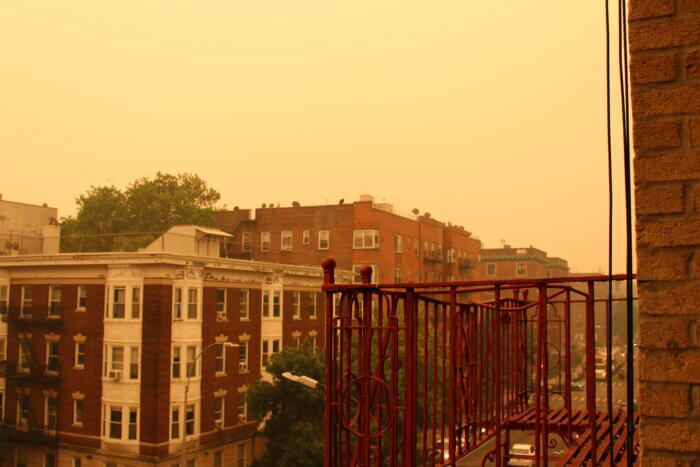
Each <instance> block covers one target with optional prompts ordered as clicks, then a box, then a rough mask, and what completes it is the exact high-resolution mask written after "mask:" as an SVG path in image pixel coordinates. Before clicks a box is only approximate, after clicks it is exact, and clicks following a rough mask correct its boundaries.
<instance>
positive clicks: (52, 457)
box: [44, 452, 56, 467]
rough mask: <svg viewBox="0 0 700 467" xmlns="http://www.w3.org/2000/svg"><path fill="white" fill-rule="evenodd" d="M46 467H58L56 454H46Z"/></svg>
mask: <svg viewBox="0 0 700 467" xmlns="http://www.w3.org/2000/svg"><path fill="white" fill-rule="evenodd" d="M44 466H45V467H56V454H54V453H52V452H47V453H46V454H45V456H44Z"/></svg>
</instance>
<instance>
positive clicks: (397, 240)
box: [394, 234, 403, 253]
mask: <svg viewBox="0 0 700 467" xmlns="http://www.w3.org/2000/svg"><path fill="white" fill-rule="evenodd" d="M394 253H403V237H402V236H401V235H399V234H394Z"/></svg>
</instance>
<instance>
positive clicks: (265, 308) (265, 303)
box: [260, 290, 272, 318]
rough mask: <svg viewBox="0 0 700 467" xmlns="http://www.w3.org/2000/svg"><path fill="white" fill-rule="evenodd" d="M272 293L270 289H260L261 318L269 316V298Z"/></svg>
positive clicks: (270, 305)
mask: <svg viewBox="0 0 700 467" xmlns="http://www.w3.org/2000/svg"><path fill="white" fill-rule="evenodd" d="M271 293H272V291H271V290H263V291H262V300H261V301H260V302H261V303H262V317H263V318H269V317H270V314H271V308H272V300H270V294H271Z"/></svg>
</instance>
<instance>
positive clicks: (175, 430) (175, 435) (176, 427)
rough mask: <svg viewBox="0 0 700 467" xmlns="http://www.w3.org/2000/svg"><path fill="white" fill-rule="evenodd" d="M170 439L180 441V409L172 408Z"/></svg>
mask: <svg viewBox="0 0 700 467" xmlns="http://www.w3.org/2000/svg"><path fill="white" fill-rule="evenodd" d="M170 439H180V407H177V406H173V407H171V408H170Z"/></svg>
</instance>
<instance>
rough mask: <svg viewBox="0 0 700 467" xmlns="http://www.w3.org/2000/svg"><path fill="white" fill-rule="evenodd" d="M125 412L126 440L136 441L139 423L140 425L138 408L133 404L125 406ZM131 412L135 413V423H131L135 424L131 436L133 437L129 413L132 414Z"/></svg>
mask: <svg viewBox="0 0 700 467" xmlns="http://www.w3.org/2000/svg"><path fill="white" fill-rule="evenodd" d="M126 413H127V420H126V439H127V440H128V441H138V439H139V425H140V423H139V408H138V407H134V406H129V407H127V410H126ZM132 413H135V414H136V423H134V424H133V425H136V426H135V428H136V430H135V433H134V436H133V437H132V436H131V426H132V423H131V414H132Z"/></svg>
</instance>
